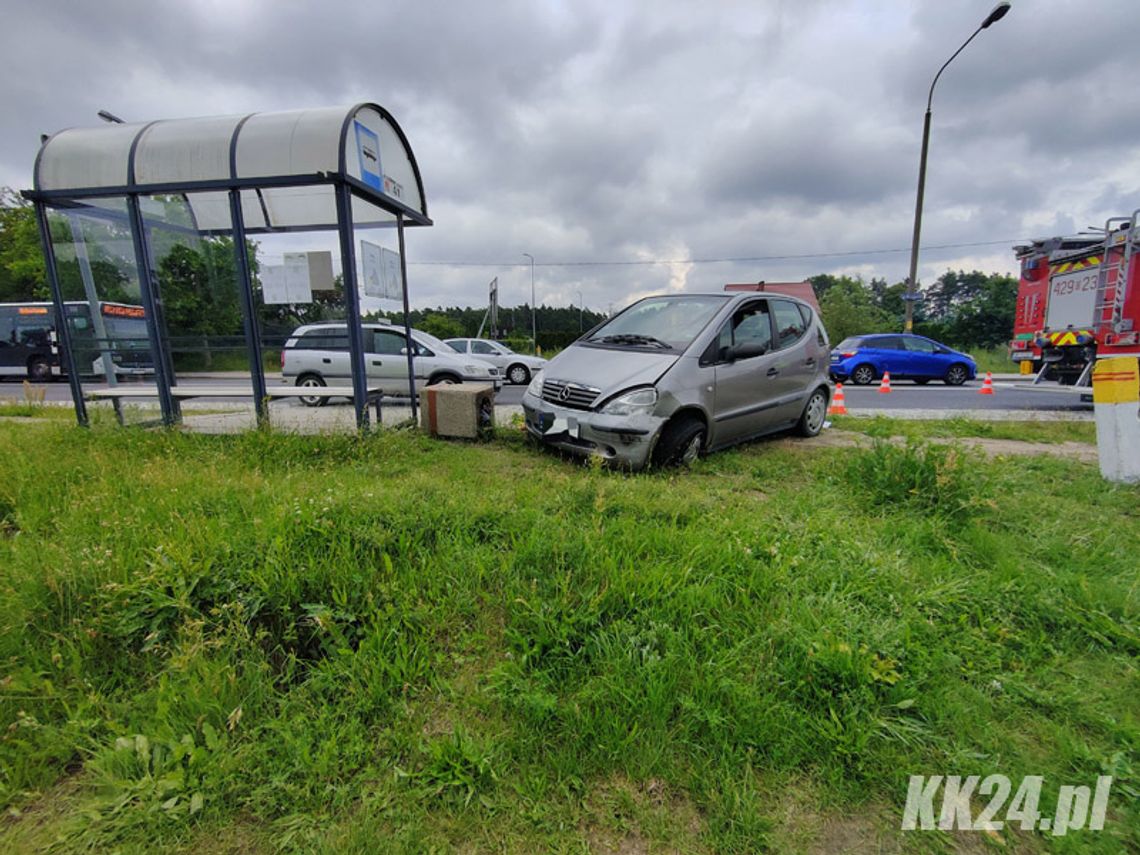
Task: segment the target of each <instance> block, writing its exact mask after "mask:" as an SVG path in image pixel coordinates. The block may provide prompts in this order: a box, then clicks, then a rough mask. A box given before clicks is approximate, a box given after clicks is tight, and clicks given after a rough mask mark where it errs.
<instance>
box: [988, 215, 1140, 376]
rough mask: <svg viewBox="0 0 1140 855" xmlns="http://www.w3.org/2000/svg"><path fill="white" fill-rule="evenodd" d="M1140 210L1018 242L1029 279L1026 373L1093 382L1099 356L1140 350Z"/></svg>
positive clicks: (1023, 301) (1022, 316)
mask: <svg viewBox="0 0 1140 855" xmlns="http://www.w3.org/2000/svg"><path fill="white" fill-rule="evenodd" d="M1138 217H1140V211H1136V212H1135V213H1133V215H1132V216H1131V217H1114V218H1112V219H1110V220H1109V221H1108V222H1107V223H1105V227H1104V231H1103V232H1101V231H1098V232H1084V233H1081V234H1078V235H1071V236H1068V237H1053V238H1045V239H1042V240H1035V241H1033V242H1032V243H1031V244H1029V245H1028V246H1018V247H1014V252H1016V253H1017V258H1018V260H1019V261H1020V262H1021V282H1020V284H1019V286H1018V291H1017V312H1016V315H1015V317H1014V327H1013V340H1012V341H1011V342H1010V357H1011V358H1012V359H1013V360H1014V361H1015V362H1017V363H1019V364H1021V366H1022V368H1021V371H1022V373H1023V374H1029V373H1034V374H1036V375H1037V381H1041V380H1056V381H1058V382H1060V383H1062V384H1064V385H1067V386H1088V385H1090V382H1091V381H1090V377H1091V374H1092V365H1093V363H1094V362H1095V361H1096V359H1097V357H1103V356H1140V227H1138V225H1140V224H1138V223H1137V218H1138ZM1027 365H1028V366H1032V370H1030V368H1028V367H1026V366H1027ZM1037 381H1035V382H1037Z"/></svg>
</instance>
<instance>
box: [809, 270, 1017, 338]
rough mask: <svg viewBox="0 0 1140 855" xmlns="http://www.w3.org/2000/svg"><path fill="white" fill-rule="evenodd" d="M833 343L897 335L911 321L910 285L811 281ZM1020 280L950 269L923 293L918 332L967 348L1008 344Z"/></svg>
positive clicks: (916, 312)
mask: <svg viewBox="0 0 1140 855" xmlns="http://www.w3.org/2000/svg"><path fill="white" fill-rule="evenodd" d="M810 281H811V283H812V286H813V287H814V289H815V293H816V297H817V298H818V299H819V307H820V315H821V316H822V318H823V323H824V326H825V327H827V331H828V334H829V335H830V336H831V340H832V342H833V343H838V342H840V341H842V340H843V339H845V338H847V337H848V336H852V335H859V334H863V333H876V332H897V331H899V330H901V329H903V324H904V321H905V317H906V283H905V282H896V283H895V284H893V285H888V284H887V281H886V280H885V279H872V280H871V281H870V282H869V283H866V282H864V281H863V280H862V279H858V278H852V277H850V276H832V275H831V274H822V275H820V276H813V277H811V280H810ZM1016 306H1017V280H1016V279H1014V278H1012V277H1010V276H1004V275H1001V274H990V273H982V272H980V271H977V270H974V271H970V272H967V271H965V270H947V271H946V272H945V273H943V274H942V275H941V276H939V277H938V278H937V279H935V280H934V282H933V283H932V284H930V285H927V286H925V287H922V288H920V289H919V297H918V299H917V300H916V301H915V304H914V315H913V317H914V331H915V332H916V333H918V334H919V335H925V336H928V337H929V338H933V339H935V340H937V341H941V342H944V343H946V344H950V345H954V346H957V347H963V348H970V347H975V348H989V347H998V346H1000V345H1004V344H1005V343H1006V342H1008V341H1009V339H1010V338H1011V337H1012V334H1013V320H1014V311H1015V309H1016Z"/></svg>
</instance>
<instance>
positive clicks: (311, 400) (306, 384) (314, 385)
mask: <svg viewBox="0 0 1140 855" xmlns="http://www.w3.org/2000/svg"><path fill="white" fill-rule="evenodd" d="M297 385H298V386H300V387H301V388H303V389H319V388H322V387H323V386H326V385H327V384H326V383H325V381H324V379H323V378H321V377H318V376H317V375H316V374H306V375H304V376H303V377H298V378H297ZM298 400H299V401H300V402H301V403H302V404H304V405H305V406H306V407H323V406H324V405H325V404H327V403H328V402H329V399H328V398H326V397H325V396H324V395H301V396H300V398H298Z"/></svg>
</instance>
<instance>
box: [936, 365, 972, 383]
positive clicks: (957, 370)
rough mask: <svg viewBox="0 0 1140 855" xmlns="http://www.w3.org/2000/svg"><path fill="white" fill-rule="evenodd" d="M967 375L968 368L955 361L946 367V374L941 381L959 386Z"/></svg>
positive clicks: (968, 372)
mask: <svg viewBox="0 0 1140 855" xmlns="http://www.w3.org/2000/svg"><path fill="white" fill-rule="evenodd" d="M969 376H970V371H969V369H967V368H966V366H965V365H962V364H961V363H960V362H956V363H954V364H953V365H951V366H950V367H949V368H947V369H946V376H945V377H944V378H942V382H944V383H945V384H946V385H947V386H961V385H962V384H963V383H965V382H966V378H967V377H969Z"/></svg>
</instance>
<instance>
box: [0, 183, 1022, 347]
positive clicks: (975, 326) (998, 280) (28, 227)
mask: <svg viewBox="0 0 1140 855" xmlns="http://www.w3.org/2000/svg"><path fill="white" fill-rule="evenodd" d="M158 201H160V202H163V203H164V204H165V205H166V206H167V213H166V215H165V217H166V219H167V220H168V221H170V222H171V223H173V224H175V225H178V224H179V223H180V221H181V220H182V219H184V216H183V212H182V211H181V208H180V206H181V205H182V202H181V200H180V199H179V198H178V197H171V198H169V199H159V200H158ZM76 222H77V221H69V220H68V219H67V218H65V217H62V216H53V217H52V218H51V220H50V223H51V225H50V227H51V229H52V240H53V244H54V245H56V246H57V247H59V248H60V249H59V251H58V253H57V256H58V257H57V267H58V275H59V278H60V285H61V288H62V290H63V293H64V298H65V299H83V298H84V288H83V282H82V278H81V270H80V262H79V259H78V258H76V256H75V252H74V250H73V249H69V247H70V246H71V245H72V243H73V232H72V230H73V229H75V228H79V229H80V230H81V231H82V233H83V236H84V237H85V242H86V245H87V251H88V256H89V258H88V261H89V265H90V270H91V275H92V278H93V280H94V282H95V286H96V292H97V293H98V295H99V298H100V299H103V300H111V301H118V302H128V303H131V302H138V296H137V295H138V288H137V284H136V281H135V280H136V275H137V274H136V272H135V271H134V268H133V262H132V261H131V259H130V257H129V252H124V253H123V254H122V255H118V256H117V255H115V253H114V252H113V251H112V250H111V249H109V248H108V247H114V246H120V247H127V248H129V246H130V233H129V231H128V230H127V227H126V224H125V223H124V222H120V221H115V220H114V219H110V220H107V221H106V222H103V221H99V222H94V221H92V220H91V219H89V218H84V219H83V220H82V221H78V222H80V223H81V224H80V225H78V226H77V225H76V224H75V223H76ZM151 244H152V248H153V251H154V255H155V257H156V259H157V260H158V264H157V268H158V269H157V271H156V273H157V277H158V280H159V287H160V289H161V291H162V295H163V304H164V307H165V311H166V320H167V324H168V326H169V328H170V334H171V336H172V337H185V338H194V337H198V338H211V337H231V336H234V337H236V336H241V335H242V324H241V313H240V306H239V303H238V297H237V289H236V287H235V282H236V268H235V262H234V252H233V249H234V247H233V241H232V240H231V239H229V238H225V237H201V238H199V237H196V236H193V235H188V234H187V233H186V232H178V231H175V230H171V231H164V230H162V229H155V230H154V234H153V235H152V239H151ZM248 249H249V257H250V259H251V262H252V264H253V267H254V283H255V290H260V283H259V282H258V280H257V272H256V271H257V261H256V259H257V245H256V243H254V242H252V241H251V242H250V243H249V245H248ZM810 281H811V283H812V286H813V287H814V288H815V293H816V296H817V298H818V299H819V303H820V312H821V314H822V317H823V321H824V325H825V326H826V327H827V330H828V333H829V334H830V336H831V340H832V341H833V342H835V343H838V342H840V341H842V340H843V339H844V338H847V337H848V336H851V335H857V334H860V333H873V332H893V331H897V330H901V329H902V328H903V319H904V317H905V313H906V300H905V295H906V285H905V283H902V282H897V283H894V284H888V283H887V281H886V280H885V279H879V278H873V279H871V281H870V282H864V281H863V280H862V279H860V278H853V277H849V276H835V275H832V274H820V275H818V276H813V277H811V279H810ZM339 289H340V279H339V277H338V279H337V282H336V290H334V291H333V292H329V293H320V294H315V295H314V300H313V302H312V303H309V304H303V305H266V304H264V303H263V302H262V301H261V300H260V299H258V300H257V302H258V305H259V310H258V311H259V315H260V320H261V323H262V329H263V330H264V332H265V335H266V339H267V341H266V343H267V344H269V345H270V346H272V345H273V344H274V343H279V342H275V339H277V338H279V337H281V338H283V337H284V336H287V335H288V334H289V332H291V331H292V329H294V328H295V327H297V326H300V325H301V324H305V323H314V322H317V321H323V320H334V319H340V318H343V317H344V301H343V295H342V292H340V290H339ZM47 299H49V290H48V286H47V279H46V271H45V268H44V259H43V252H42V249H41V246H40V238H39V232H38V230H37V228H36V222H35V216H34V212H33V209H32V208H31V206H30V205H29V204H28V203H27V202H26V201H25V200H23V199H22V198H20V196H19V195H18V194H16V193H14V192H13V191H11V190H8V189H6V188H0V302H23V301H29V300H47ZM1016 300H1017V281H1016V280H1015V279H1013V278H1011V277H1009V276H1002V275H996V274H986V273H981V272H979V271H970V272H967V271H964V270H948V271H947V272H946V273H944V274H943V275H942V276H940V277H939V278H938V279H936V280H935V281H934V282H933V283H932V284H930V285H927V286H925V287H923V288H921V289H920V299H918V300H917V301H916V302H915V306H914V330H915V332H917V333H919V334H922V335H927V336H929V337H931V338H934V339H937V340H939V341H943V342H945V343H947V344H951V345H955V346H959V347H982V348H985V347H995V346H999V345H1002V344H1004V343H1005V342H1006V341H1008V340H1009V338H1010V336H1011V332H1012V329H1013V316H1014V308H1015V305H1016ZM485 313H486V309H485V307H470V306H468V307H459V306H449V307H446V308H445V307H443V306H437V307H435V308H430V309H416V310H413V311H412V312H411V313H410V320H411V322H412V324H413V325H414V326H416V327H417V328H419V329H423V330H424V331H425V332H429V333H432V334H433V335H436V336H438V337H440V338H451V337H459V336H474V335H476V333H478V331H479V329H480V326H481V325H483V333H484V335H486V336H490V335H492V334H494V335H496V336H497V337H499V338H502V339H506V340H508V341H509V342H511V343H513V344H514V345H516V346H518V347H527V346H529V343H530V337H531V336H530V333H531V311H530V306H529V305H528V304H525V303H524V304H522V305H519V306H513V307H502V308H500V309H499V329H498V330H491V329H490V327H489V321H488V322H487V323H486V324H484V316H485ZM605 317H606V316H605V315H604V314H603V313H600V312H595V311H592V310H590V309H586V310H585V311H582V310H581V309H580V308H579V307H577V306H546V305H543V306H538V307H537V308H536V309H535V320H536V324H537V327H538V337H539V342H538V343H539V345H540V346H542V347H543V348H551V347H564V346H565V345H567V344H569V343H570V342H571V341H573V340H574V339H575V338H577V337H578V336H579V335H580V333H581V332H582V331H585V330H589V329H591V328H592V327H594V326H596V325H597V324H598V323H600V322H601V321H603V320H604V319H605Z"/></svg>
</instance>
